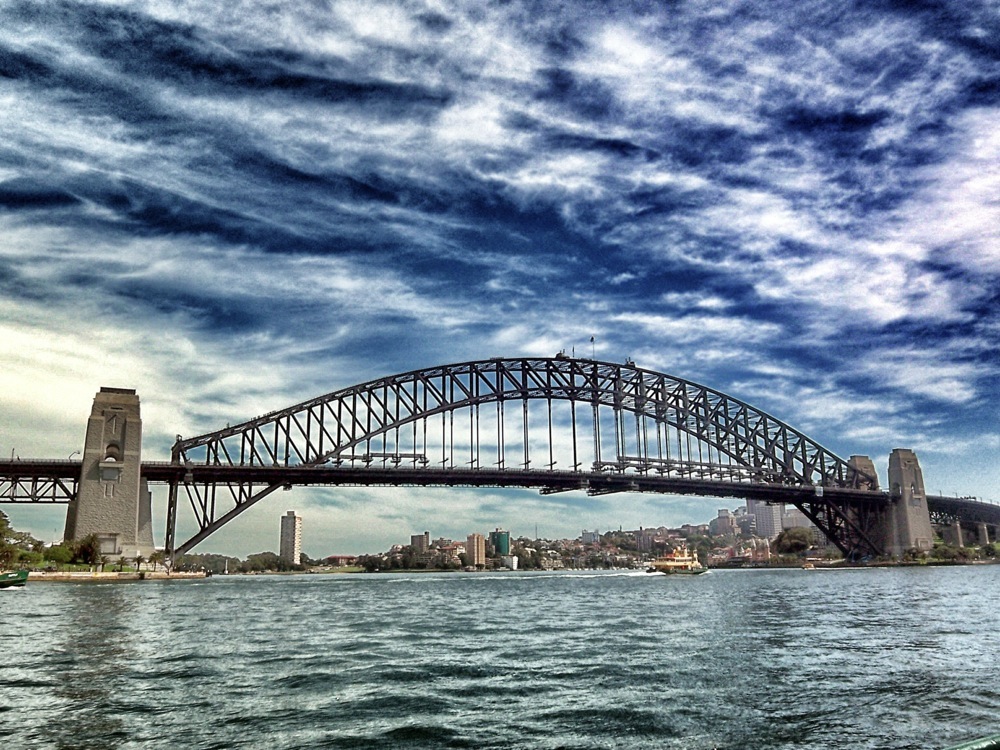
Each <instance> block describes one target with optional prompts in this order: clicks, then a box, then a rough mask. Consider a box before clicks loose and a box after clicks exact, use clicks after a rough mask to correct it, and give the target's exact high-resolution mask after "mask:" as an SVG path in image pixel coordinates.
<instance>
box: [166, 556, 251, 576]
mask: <svg viewBox="0 0 1000 750" xmlns="http://www.w3.org/2000/svg"><path fill="white" fill-rule="evenodd" d="M240 565H241V563H240V560H239V558H237V557H226V556H225V555H213V554H204V555H178V556H177V559H176V560H174V570H178V571H182V572H194V571H200V570H204V571H207V572H209V573H212V574H213V575H220V574H222V573H225V572H226V571H227V570H228V571H229V572H230V573H238V572H239V570H240Z"/></svg>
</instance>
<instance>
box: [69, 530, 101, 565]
mask: <svg viewBox="0 0 1000 750" xmlns="http://www.w3.org/2000/svg"><path fill="white" fill-rule="evenodd" d="M73 562H78V563H82V564H83V565H99V564H100V562H101V543H100V542H99V541H97V535H96V534H88V535H87V536H85V537H84V538H83V539H80V540H78V541H76V542H74V543H73Z"/></svg>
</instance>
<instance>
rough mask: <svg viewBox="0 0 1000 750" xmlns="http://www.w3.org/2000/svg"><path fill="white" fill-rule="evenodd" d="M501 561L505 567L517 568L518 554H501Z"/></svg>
mask: <svg viewBox="0 0 1000 750" xmlns="http://www.w3.org/2000/svg"><path fill="white" fill-rule="evenodd" d="M500 563H501V564H502V565H503V566H504V567H505V568H510V569H511V570H517V555H501V556H500Z"/></svg>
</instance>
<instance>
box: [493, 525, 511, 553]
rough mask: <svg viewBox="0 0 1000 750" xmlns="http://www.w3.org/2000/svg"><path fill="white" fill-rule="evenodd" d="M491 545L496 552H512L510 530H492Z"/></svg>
mask: <svg viewBox="0 0 1000 750" xmlns="http://www.w3.org/2000/svg"><path fill="white" fill-rule="evenodd" d="M490 546H491V547H493V552H494V554H497V555H509V554H510V532H509V531H504V530H503V529H497V530H496V531H491V532H490Z"/></svg>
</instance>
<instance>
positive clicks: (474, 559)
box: [465, 534, 486, 568]
mask: <svg viewBox="0 0 1000 750" xmlns="http://www.w3.org/2000/svg"><path fill="white" fill-rule="evenodd" d="M465 554H466V556H467V557H468V559H469V565H473V566H475V567H477V568H478V567H481V566H484V565H486V537H484V536H483V535H482V534H469V537H468V539H466V540H465Z"/></svg>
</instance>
